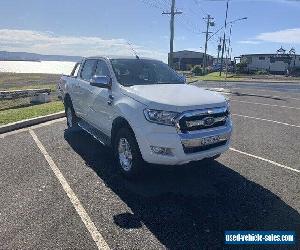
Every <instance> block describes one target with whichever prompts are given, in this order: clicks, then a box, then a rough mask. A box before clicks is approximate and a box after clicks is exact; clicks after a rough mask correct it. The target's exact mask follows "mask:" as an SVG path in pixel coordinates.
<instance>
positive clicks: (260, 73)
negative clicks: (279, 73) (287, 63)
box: [255, 69, 269, 75]
mask: <svg viewBox="0 0 300 250" xmlns="http://www.w3.org/2000/svg"><path fill="white" fill-rule="evenodd" d="M268 74H269V72H268V71H266V70H264V69H262V70H257V71H255V75H268Z"/></svg>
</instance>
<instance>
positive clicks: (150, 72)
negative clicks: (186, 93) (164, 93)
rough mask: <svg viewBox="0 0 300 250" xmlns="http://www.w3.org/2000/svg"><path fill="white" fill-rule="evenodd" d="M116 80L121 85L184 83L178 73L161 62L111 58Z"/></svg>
mask: <svg viewBox="0 0 300 250" xmlns="http://www.w3.org/2000/svg"><path fill="white" fill-rule="evenodd" d="M111 64H112V67H113V70H114V73H115V75H116V77H117V80H118V82H119V83H120V84H122V85H123V86H132V85H147V84H184V82H185V81H184V77H183V76H180V75H178V74H177V73H176V72H175V71H174V70H173V69H171V68H170V67H169V66H168V65H166V64H164V63H163V62H160V61H156V60H149V59H111Z"/></svg>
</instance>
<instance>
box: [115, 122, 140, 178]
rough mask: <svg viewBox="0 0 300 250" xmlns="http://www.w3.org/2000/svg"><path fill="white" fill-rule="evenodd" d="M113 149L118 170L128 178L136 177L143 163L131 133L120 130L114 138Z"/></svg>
mask: <svg viewBox="0 0 300 250" xmlns="http://www.w3.org/2000/svg"><path fill="white" fill-rule="evenodd" d="M113 147H114V154H115V158H116V161H117V165H118V168H119V170H120V171H121V172H122V173H123V174H124V175H125V176H126V177H128V178H133V177H136V176H137V174H138V173H139V172H140V170H141V168H142V167H143V165H144V164H145V162H144V161H143V158H142V156H141V153H140V149H139V146H138V144H137V141H136V139H135V136H134V134H133V131H132V130H131V129H129V128H121V129H120V130H119V131H118V133H117V135H116V137H115V140H114V145H113Z"/></svg>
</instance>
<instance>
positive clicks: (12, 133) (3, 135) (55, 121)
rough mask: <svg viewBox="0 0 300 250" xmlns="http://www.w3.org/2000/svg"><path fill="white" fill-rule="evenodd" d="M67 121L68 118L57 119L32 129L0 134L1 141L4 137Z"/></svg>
mask: <svg viewBox="0 0 300 250" xmlns="http://www.w3.org/2000/svg"><path fill="white" fill-rule="evenodd" d="M65 120H66V118H65V117H63V118H59V119H56V120H52V121H48V122H43V123H41V124H37V125H34V126H32V127H28V128H20V129H17V130H14V131H11V132H7V133H4V134H0V139H3V138H4V137H7V136H10V135H15V134H19V133H22V132H25V131H28V130H30V129H36V128H41V127H45V126H49V125H51V124H54V123H57V122H61V121H65Z"/></svg>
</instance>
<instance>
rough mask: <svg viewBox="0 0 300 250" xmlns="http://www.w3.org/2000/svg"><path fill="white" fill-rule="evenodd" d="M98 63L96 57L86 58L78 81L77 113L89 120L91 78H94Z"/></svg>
mask: <svg viewBox="0 0 300 250" xmlns="http://www.w3.org/2000/svg"><path fill="white" fill-rule="evenodd" d="M96 65H97V60H96V59H86V60H85V61H84V64H83V66H82V68H81V71H80V74H79V77H77V83H76V86H75V88H76V101H75V102H76V103H77V105H76V106H77V110H76V112H77V114H78V115H79V116H80V117H81V118H84V119H85V120H87V113H88V107H89V103H90V101H91V100H90V99H89V96H90V94H91V93H90V91H92V89H91V87H92V86H91V85H90V80H91V79H92V77H93V75H94V72H95V69H96Z"/></svg>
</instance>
